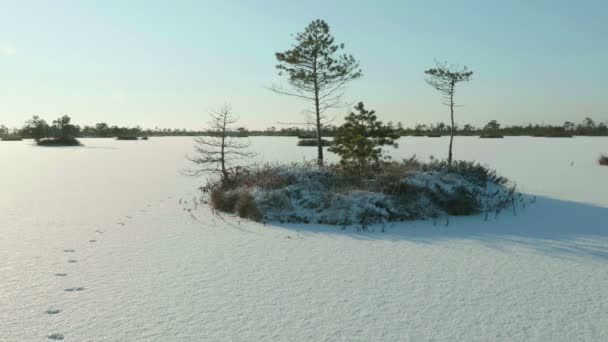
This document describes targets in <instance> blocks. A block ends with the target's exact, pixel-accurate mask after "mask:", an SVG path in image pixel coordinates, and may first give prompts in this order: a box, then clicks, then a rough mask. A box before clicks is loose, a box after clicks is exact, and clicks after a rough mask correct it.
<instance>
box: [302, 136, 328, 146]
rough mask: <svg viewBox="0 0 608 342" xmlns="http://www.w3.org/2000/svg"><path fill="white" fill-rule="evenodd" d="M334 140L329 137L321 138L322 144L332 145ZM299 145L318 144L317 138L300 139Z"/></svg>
mask: <svg viewBox="0 0 608 342" xmlns="http://www.w3.org/2000/svg"><path fill="white" fill-rule="evenodd" d="M332 145H333V141H331V140H327V139H321V146H332ZM298 146H318V143H317V139H316V138H315V139H300V140H298Z"/></svg>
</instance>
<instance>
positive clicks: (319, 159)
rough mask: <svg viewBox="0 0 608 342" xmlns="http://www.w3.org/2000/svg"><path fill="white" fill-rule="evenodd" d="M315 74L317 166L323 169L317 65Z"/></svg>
mask: <svg viewBox="0 0 608 342" xmlns="http://www.w3.org/2000/svg"><path fill="white" fill-rule="evenodd" d="M314 74H315V79H314V82H315V114H316V116H317V165H319V167H323V144H322V143H321V141H322V135H321V110H320V108H319V85H318V82H317V76H316V75H317V68H316V65H315V67H314Z"/></svg>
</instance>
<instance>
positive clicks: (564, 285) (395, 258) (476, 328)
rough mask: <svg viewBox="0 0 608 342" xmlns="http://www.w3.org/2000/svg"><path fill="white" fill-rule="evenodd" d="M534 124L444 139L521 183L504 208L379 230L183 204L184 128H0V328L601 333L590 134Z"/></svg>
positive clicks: (540, 336)
mask: <svg viewBox="0 0 608 342" xmlns="http://www.w3.org/2000/svg"><path fill="white" fill-rule="evenodd" d="M438 139H441V138H438ZM535 139H536V138H534V139H532V138H530V139H528V138H521V139H509V138H505V139H500V140H501V141H502V142H487V143H486V142H484V144H479V143H478V139H475V140H474V138H471V139H470V140H467V139H462V138H457V140H456V147H457V148H456V150H455V151H456V153H458V154H459V158H465V157H466V156H463V155H464V154H467V153H470V154H471V155H472V156H471V158H473V157H474V158H476V159H479V160H483V161H486V162H488V163H489V164H490V166H492V167H495V168H497V169H498V170H499V171H500V172H501V173H502V174H504V175H506V176H509V178H511V179H512V180H513V181H514V182H516V183H517V184H518V186H519V188H520V189H522V188H523V189H524V190H525V191H526V192H528V193H527V194H526V195H525V196H524V198H523V201H520V202H518V205H517V212H516V215H515V216H514V215H513V213H512V212H511V211H510V210H507V211H503V212H501V213H500V214H499V215H498V216H497V217H495V216H494V215H490V217H489V219H488V221H487V222H486V221H485V220H484V216H483V215H478V216H474V217H464V218H454V217H453V218H450V222H449V226H446V225H445V223H446V222H445V219H444V218H438V219H437V220H436V221H434V220H424V221H412V222H405V223H398V224H386V225H385V227H384V229H385V232H384V233H382V232H381V230H382V226H381V225H378V226H370V227H369V230H368V231H357V230H356V229H355V228H354V227H347V228H346V229H345V230H342V229H341V228H340V227H335V226H326V225H316V224H286V223H285V224H280V223H279V224H266V225H264V224H258V223H251V222H247V221H243V220H239V219H236V218H234V217H230V216H223V217H217V216H213V215H212V214H211V212H210V210H209V209H208V208H207V207H205V206H198V207H196V208H195V206H194V205H193V204H192V197H193V196H194V194H195V191H193V189H194V188H195V187H196V185H197V184H200V180H195V179H190V178H185V177H182V176H180V175H179V172H178V170H180V169H182V168H183V167H185V166H186V163H185V161H184V159H183V155H184V154H185V153H188V152H189V151H190V150H191V147H192V140H191V139H181V138H164V139H158V138H151V139H150V140H149V141H147V142H136V143H133V144H124V142H118V143H117V142H116V141H110V140H103V139H83V143H84V144H85V145H86V147H83V148H65V149H63V148H62V149H42V150H41V149H37V148H35V147H33V146H30V145H29V144H28V142H23V143H19V142H17V143H16V145H13V144H12V143H11V144H10V147H9V146H8V145H6V144H1V143H0V156H2V157H3V160H4V161H5V163H4V165H3V167H2V168H1V169H0V189H2V190H3V193H2V196H0V260H2V262H0V341H3V342H4V341H7V342H14V341H19V342H22V341H26V342H28V341H48V340H49V337H53V338H56V339H59V338H63V341H431V340H432V341H607V340H608V310H607V308H608V307H607V304H606V303H608V290H607V289H608V231H607V230H608V228H607V225H606V218H607V217H608V198H607V197H606V196H605V189H606V188H608V177H604V176H605V171H606V169H605V167H601V166H599V165H597V160H596V159H597V155H596V152H590V153H584V152H585V151H587V152H589V151H594V148H595V149H597V150H598V151H599V150H601V149H602V148H605V146H608V144H607V142H608V140H606V139H603V138H598V139H597V140H593V139H579V138H573V139H568V141H567V142H566V141H559V142H554V141H555V140H550V141H551V142H550V143H549V142H546V141H548V139H546V140H545V139H536V140H535ZM252 140H253V139H252ZM404 140H405V142H400V146H402V148H403V149H405V151H403V152H400V153H404V154H405V153H411V151H412V150H413V147H412V146H413V144H416V146H417V147H416V151H420V150H425V151H428V153H432V154H435V155H440V154H441V153H444V152H445V151H444V150H445V148H444V147H445V144H443V143H438V142H437V141H436V140H434V139H424V138H416V139H404ZM292 142H293V144H291V143H292ZM444 143H445V141H444ZM253 144H254V147H255V148H257V149H259V150H260V151H261V152H263V153H265V154H266V156H268V157H269V156H271V155H272V156H274V157H273V158H277V156H280V157H282V158H286V159H285V160H284V161H291V160H289V159H287V158H295V159H299V158H301V155H299V154H298V153H300V152H299V151H301V150H297V147H296V146H295V141H293V140H289V139H286V140H280V139H275V138H273V139H266V138H264V139H260V140H253ZM435 144H436V145H435ZM501 144H502V145H501ZM555 144H557V145H555ZM277 146H278V147H277ZM285 146H287V147H285ZM291 146H293V147H291ZM556 146H559V153H558V152H555V153H554V152H553V151H554V150H555V149H556ZM288 147H289V148H291V150H290V149H289V148H288ZM522 147H525V148H522ZM274 148H285V150H284V151H283V150H278V151H280V152H281V153H278V152H277V150H273V149H274ZM474 148H477V150H474V151H473V152H471V151H472V150H471V149H474ZM408 151H410V152H408ZM497 151H500V152H501V154H502V155H503V156H506V155H511V156H512V157H511V159H510V160H509V161H508V162H507V161H502V159H501V158H497V157H496V155H497ZM509 151H511V152H513V153H512V154H509ZM515 151H517V153H515ZM313 152H314V151H313ZM304 153H311V152H310V150H306V152H304ZM537 153H538V155H542V156H545V157H546V158H538V157H537ZM589 154H593V155H592V156H591V155H589ZM547 156H548V157H547ZM587 157H588V158H587ZM494 158H497V159H496V160H494ZM502 158H505V157H502ZM587 159H589V162H588V163H587V161H586V160H587ZM573 161H574V165H572V166H571V164H572V162H573ZM541 171H542V172H541ZM602 172H603V173H602ZM560 181H561V182H563V185H560ZM151 184H152V185H151ZM541 194H542V195H541ZM602 194H603V196H602ZM535 196H536V200H535ZM523 204H525V207H524V205H523ZM98 231H99V232H98ZM90 241H91V242H90ZM92 241H94V242H92ZM72 250H73V251H72ZM66 251H67V252H66ZM70 259H73V260H77V262H76V263H68V260H70ZM71 288H81V289H82V290H80V291H72V292H69V291H64V290H65V289H71ZM58 310H60V312H57V311H58ZM47 311H48V312H49V313H47ZM50 312H55V313H54V314H51V313H50Z"/></svg>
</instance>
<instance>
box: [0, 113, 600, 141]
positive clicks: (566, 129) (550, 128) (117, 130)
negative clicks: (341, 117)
mask: <svg viewBox="0 0 608 342" xmlns="http://www.w3.org/2000/svg"><path fill="white" fill-rule="evenodd" d="M393 127H394V129H395V130H396V131H397V132H398V134H399V135H402V136H426V135H434V136H436V135H449V134H450V126H449V125H448V124H446V123H443V122H439V123H436V124H431V125H425V124H418V125H416V126H414V127H404V126H403V125H402V124H401V122H399V123H397V124H396V125H394V126H393ZM455 129H456V131H455V134H456V135H461V136H478V135H502V136H522V135H527V136H573V135H583V136H608V124H607V123H606V122H599V123H596V122H595V121H593V120H592V119H591V118H585V119H584V120H583V121H581V122H579V123H574V122H570V121H566V122H565V123H564V124H563V125H560V126H554V125H545V124H528V125H512V126H502V125H501V124H500V123H499V122H497V121H496V120H492V121H490V122H488V123H487V124H486V125H485V126H483V127H475V126H472V125H469V124H466V125H463V126H459V125H456V127H455ZM336 131H337V126H333V125H332V126H327V127H325V129H324V130H323V136H325V137H332V136H334V135H335V133H336ZM213 134H214V133H213V132H209V131H205V130H198V131H195V130H186V129H166V128H162V129H161V128H154V129H143V128H141V127H139V126H136V127H119V126H116V125H113V126H110V125H108V124H107V123H104V122H101V123H98V124H95V125H94V126H89V125H84V126H80V125H73V124H71V123H70V118H69V116H63V117H60V118H58V119H56V120H53V121H52V122H51V124H48V123H47V122H46V121H45V120H43V119H41V118H40V117H38V116H34V117H32V119H30V120H28V121H26V123H25V125H24V126H23V127H22V128H18V129H8V128H7V127H6V126H4V125H0V137H6V136H20V137H22V138H25V139H43V138H48V137H57V136H60V135H69V136H72V137H76V138H111V137H125V136H137V137H143V136H151V137H155V136H201V135H213ZM231 135H233V136H293V137H301V138H312V137H315V136H316V132H315V131H313V130H310V129H305V128H301V127H284V128H279V129H277V128H276V127H270V128H267V129H265V130H248V129H246V128H245V127H240V128H238V129H237V130H236V131H234V132H231Z"/></svg>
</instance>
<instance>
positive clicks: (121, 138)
mask: <svg viewBox="0 0 608 342" xmlns="http://www.w3.org/2000/svg"><path fill="white" fill-rule="evenodd" d="M138 139H139V138H138V137H137V136H134V135H133V136H131V135H128V136H121V137H116V140H138Z"/></svg>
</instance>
